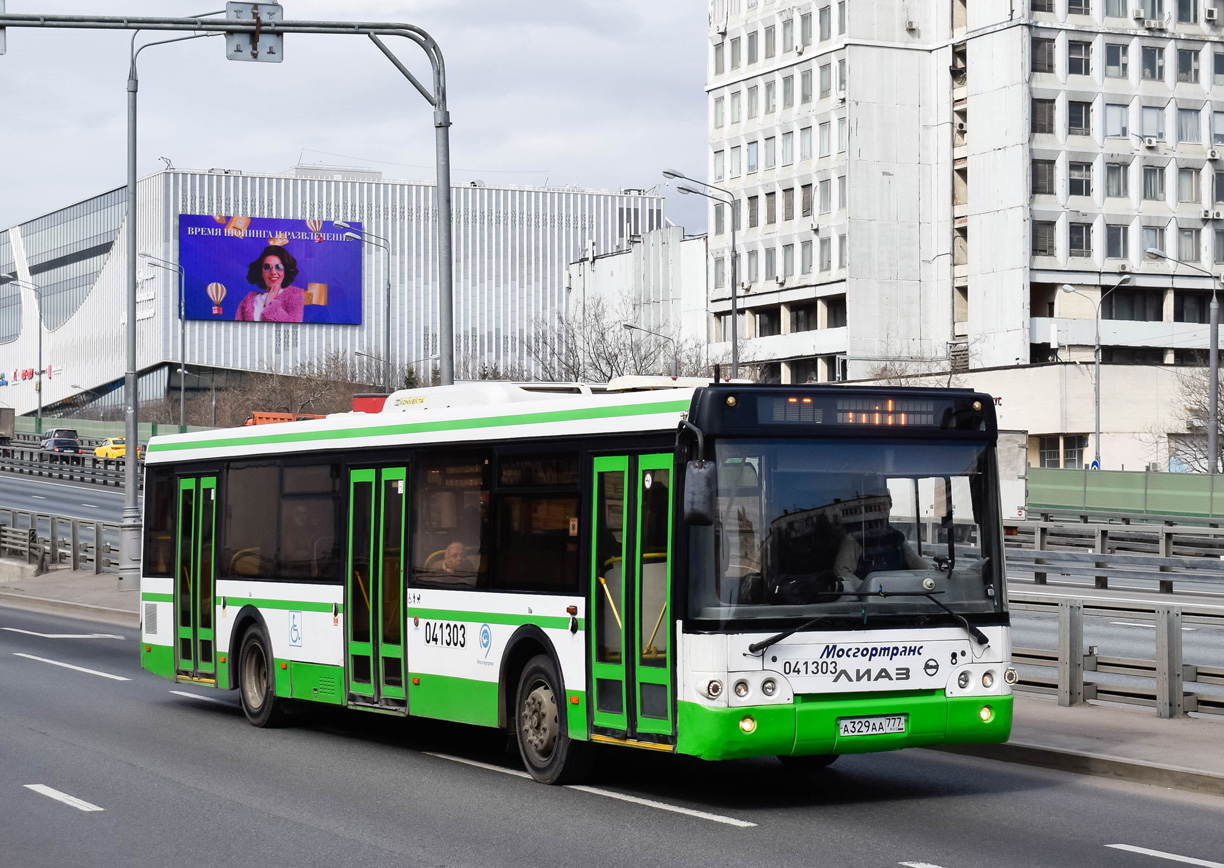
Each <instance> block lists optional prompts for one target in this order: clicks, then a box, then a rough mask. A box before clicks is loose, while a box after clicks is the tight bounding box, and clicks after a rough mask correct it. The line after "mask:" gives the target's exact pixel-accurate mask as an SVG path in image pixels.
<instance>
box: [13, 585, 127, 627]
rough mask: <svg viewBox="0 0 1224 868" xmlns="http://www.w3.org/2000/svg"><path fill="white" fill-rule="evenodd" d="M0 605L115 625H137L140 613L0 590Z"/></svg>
mask: <svg viewBox="0 0 1224 868" xmlns="http://www.w3.org/2000/svg"><path fill="white" fill-rule="evenodd" d="M0 606H6V607H8V608H10V609H24V610H25V611H27V612H44V613H48V614H52V615H64V616H66V617H71V618H80V619H81V620H83V621H99V622H101V623H104V624H113V625H115V626H117V627H133V628H134V627H139V626H140V613H139V612H130V611H127V610H126V609H110V608H107V607H106V606H91V605H89V604H88V603H67V602H64V601H63V600H51V599H47V598H46V597H31V596H29V595H27V594H14V593H11V592H4V591H0Z"/></svg>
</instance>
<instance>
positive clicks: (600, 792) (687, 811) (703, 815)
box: [425, 751, 756, 828]
mask: <svg viewBox="0 0 1224 868" xmlns="http://www.w3.org/2000/svg"><path fill="white" fill-rule="evenodd" d="M425 755H426V756H432V757H437V758H438V759H444V760H450V761H451V762H456V763H462V764H463V765H465V766H475V767H476V768H478V769H488V770H489V771H492V772H501V773H502V774H504V775H514V776H515V777H516V778H530V777H531V775H529V774H527V772H524V771H519V770H518V769H508V768H504V767H502V766H495V765H491V764H490V763H482V762H477V761H476V760H470V759H464V758H463V757H457V756H451V755H450V754H445V753H431V752H429V751H426V752H425ZM565 789H567V790H579V791H580V792H584V793H590V794H591V795H595V796H604V797H606V798H609V799H618V800H620V801H622V802H631V803H633V804H635V805H643V806H645V807H647V808H655V809H656V810H660V811H670V812H671V813H673V814H684V815H685V816H687V817H697V818H699V819H702V820H710V821H711V822H714V823H723V824H725V825H728V826H739V827H741V828H751V827H755V826H756V823H750V822H748V821H747V820H737V819H736V818H735V817H725V816H723V815H722V814H711V813H708V812H706V811H697V810H694V809H693V808H682V807H680V806H679V805H669V804H667V803H666V802H656V801H654V800H653V799H642V798H639V797H637V796H629V795H626V794H624V793H617V792H613V791H612V790H604V789H600V788H599V787H587V786H582V785H581V784H569V785H567V786H566V787H565Z"/></svg>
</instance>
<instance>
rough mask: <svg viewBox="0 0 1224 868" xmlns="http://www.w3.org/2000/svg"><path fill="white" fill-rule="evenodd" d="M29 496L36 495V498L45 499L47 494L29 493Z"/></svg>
mask: <svg viewBox="0 0 1224 868" xmlns="http://www.w3.org/2000/svg"><path fill="white" fill-rule="evenodd" d="M30 497H36V498H38V499H39V500H46V499H47V495H45V494H31V495H30Z"/></svg>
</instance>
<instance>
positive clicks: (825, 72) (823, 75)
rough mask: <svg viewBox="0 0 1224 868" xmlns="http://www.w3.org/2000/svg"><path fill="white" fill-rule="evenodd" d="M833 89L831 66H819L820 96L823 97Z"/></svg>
mask: <svg viewBox="0 0 1224 868" xmlns="http://www.w3.org/2000/svg"><path fill="white" fill-rule="evenodd" d="M832 89H833V68H832V67H831V66H829V64H827V63H826V64H825V65H824V66H822V67H820V98H821V99H824V98H825V97H827V96H828V95H829V92H830V91H831V90H832Z"/></svg>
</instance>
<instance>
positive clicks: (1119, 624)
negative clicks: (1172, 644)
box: [1109, 621, 1196, 633]
mask: <svg viewBox="0 0 1224 868" xmlns="http://www.w3.org/2000/svg"><path fill="white" fill-rule="evenodd" d="M1109 623H1111V624H1113V625H1114V626H1115V627H1142V628H1143V629H1144V630H1155V629H1156V625H1155V624H1136V623H1135V622H1134V621H1110V622H1109ZM1195 629H1196V628H1195V627H1182V631H1183V632H1186V633H1193V632H1194V631H1195Z"/></svg>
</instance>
